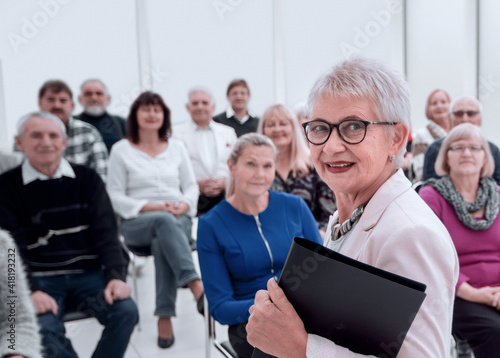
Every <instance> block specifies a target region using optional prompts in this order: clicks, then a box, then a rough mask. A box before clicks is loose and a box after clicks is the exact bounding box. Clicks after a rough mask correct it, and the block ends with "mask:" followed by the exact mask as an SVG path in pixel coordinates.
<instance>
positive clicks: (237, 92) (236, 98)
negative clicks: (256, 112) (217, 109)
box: [227, 86, 250, 112]
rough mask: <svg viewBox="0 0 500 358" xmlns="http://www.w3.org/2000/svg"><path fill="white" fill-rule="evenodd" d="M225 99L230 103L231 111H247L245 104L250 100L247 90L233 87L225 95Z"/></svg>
mask: <svg viewBox="0 0 500 358" xmlns="http://www.w3.org/2000/svg"><path fill="white" fill-rule="evenodd" d="M227 99H228V101H229V103H231V107H232V108H233V111H235V112H238V111H243V110H246V109H247V103H248V100H249V99H250V94H249V93H248V89H247V88H246V87H244V86H235V87H233V88H231V91H229V93H228V94H227Z"/></svg>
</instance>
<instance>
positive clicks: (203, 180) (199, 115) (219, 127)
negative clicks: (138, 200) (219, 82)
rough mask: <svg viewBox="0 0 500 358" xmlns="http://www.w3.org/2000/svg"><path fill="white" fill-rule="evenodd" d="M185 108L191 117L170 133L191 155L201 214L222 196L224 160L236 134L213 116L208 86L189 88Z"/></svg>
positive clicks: (225, 176)
mask: <svg viewBox="0 0 500 358" xmlns="http://www.w3.org/2000/svg"><path fill="white" fill-rule="evenodd" d="M186 109H187V111H188V112H189V114H190V116H191V120H188V121H185V122H183V123H181V124H179V125H176V126H175V128H174V129H173V135H174V137H177V138H179V139H181V140H182V141H183V142H184V145H185V146H186V148H187V150H188V154H189V157H190V158H191V162H192V164H193V169H194V176H195V178H196V181H197V183H198V187H199V189H200V196H199V199H198V215H202V214H204V213H206V212H207V211H209V210H210V209H211V208H213V207H214V206H215V205H216V204H217V203H218V202H220V201H221V200H222V199H224V193H225V189H226V182H227V178H228V177H229V172H228V169H227V163H226V161H227V158H229V154H230V153H231V149H232V148H233V145H234V143H235V142H236V139H237V138H236V133H235V132H234V129H232V128H231V127H229V126H226V125H224V124H220V123H216V122H214V121H213V120H212V113H213V112H214V109H215V103H214V101H213V96H212V94H211V92H210V91H209V90H208V88H205V87H201V86H199V87H194V88H192V89H191V90H190V91H189V93H188V103H187V104H186Z"/></svg>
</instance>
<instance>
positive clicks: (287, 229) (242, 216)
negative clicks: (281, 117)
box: [198, 133, 322, 357]
mask: <svg viewBox="0 0 500 358" xmlns="http://www.w3.org/2000/svg"><path fill="white" fill-rule="evenodd" d="M275 157H276V149H275V147H274V145H273V143H272V142H271V140H270V139H269V138H267V137H265V136H263V135H261V134H257V133H249V134H245V135H243V136H241V137H240V138H239V139H238V141H237V142H236V144H235V146H234V149H233V151H232V153H231V156H230V158H229V160H228V165H229V170H230V172H231V178H230V183H229V188H228V191H227V197H226V199H225V200H223V201H222V202H220V203H219V204H218V205H217V206H215V207H214V208H213V209H212V210H211V211H210V212H209V213H207V214H205V215H203V216H202V217H200V219H199V222H198V257H199V260H200V268H201V272H202V277H203V284H204V286H205V292H206V295H207V300H208V307H209V308H210V313H211V314H212V316H213V317H214V318H215V319H216V320H217V321H219V322H220V323H221V324H227V325H229V330H228V335H229V340H230V342H231V345H232V346H233V348H234V350H235V351H236V352H237V353H238V356H239V357H251V356H252V352H253V347H252V346H250V345H249V344H248V342H247V340H246V330H245V325H246V322H247V321H248V316H249V313H248V309H249V308H250V306H251V305H252V304H253V299H254V296H255V293H256V292H257V291H258V290H260V289H264V288H265V287H266V283H267V280H268V279H269V278H271V277H273V278H276V279H277V278H278V277H279V276H280V274H281V270H282V268H283V265H284V263H285V260H286V257H287V254H288V251H289V249H290V245H291V243H292V240H293V238H294V237H295V236H298V237H304V238H307V239H309V240H311V241H314V242H316V243H321V242H322V240H321V237H320V235H319V232H318V229H317V226H316V223H315V221H314V218H313V216H312V215H311V212H310V210H309V209H308V208H307V206H306V204H305V203H304V201H303V200H302V199H300V198H299V197H297V196H294V195H290V194H285V193H279V192H275V191H272V190H269V188H270V186H271V183H272V182H273V178H274V173H275Z"/></svg>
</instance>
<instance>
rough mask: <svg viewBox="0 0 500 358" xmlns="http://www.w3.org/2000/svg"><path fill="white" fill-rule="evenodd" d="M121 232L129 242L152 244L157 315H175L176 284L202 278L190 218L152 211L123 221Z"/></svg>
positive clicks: (144, 244) (143, 244)
mask: <svg viewBox="0 0 500 358" xmlns="http://www.w3.org/2000/svg"><path fill="white" fill-rule="evenodd" d="M120 232H121V233H122V235H123V237H124V238H125V242H126V243H127V244H128V245H131V246H150V247H151V252H152V253H153V256H154V258H155V276H156V309H155V313H154V314H155V315H156V316H160V317H172V316H175V300H176V298H177V287H181V286H184V285H186V284H187V283H189V282H191V281H193V280H196V279H199V276H198V274H197V273H196V270H195V268H194V264H193V257H192V256H191V248H190V247H189V245H188V242H189V239H188V237H187V236H186V235H189V236H190V235H191V218H190V217H189V216H187V215H181V216H180V217H179V218H178V219H177V218H176V217H175V216H174V215H172V214H171V213H169V212H167V211H151V212H146V213H141V214H140V215H139V216H138V217H136V218H134V219H129V220H122V223H121V226H120Z"/></svg>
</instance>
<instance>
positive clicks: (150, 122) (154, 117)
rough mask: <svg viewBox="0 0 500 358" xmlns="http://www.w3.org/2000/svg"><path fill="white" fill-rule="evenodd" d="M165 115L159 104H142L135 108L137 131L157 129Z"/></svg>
mask: <svg viewBox="0 0 500 358" xmlns="http://www.w3.org/2000/svg"><path fill="white" fill-rule="evenodd" d="M164 118H165V115H164V113H163V109H162V107H161V106H160V105H159V104H143V105H140V106H139V108H137V125H138V127H139V131H156V132H157V131H159V130H160V128H161V126H162V125H163V120H164Z"/></svg>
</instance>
